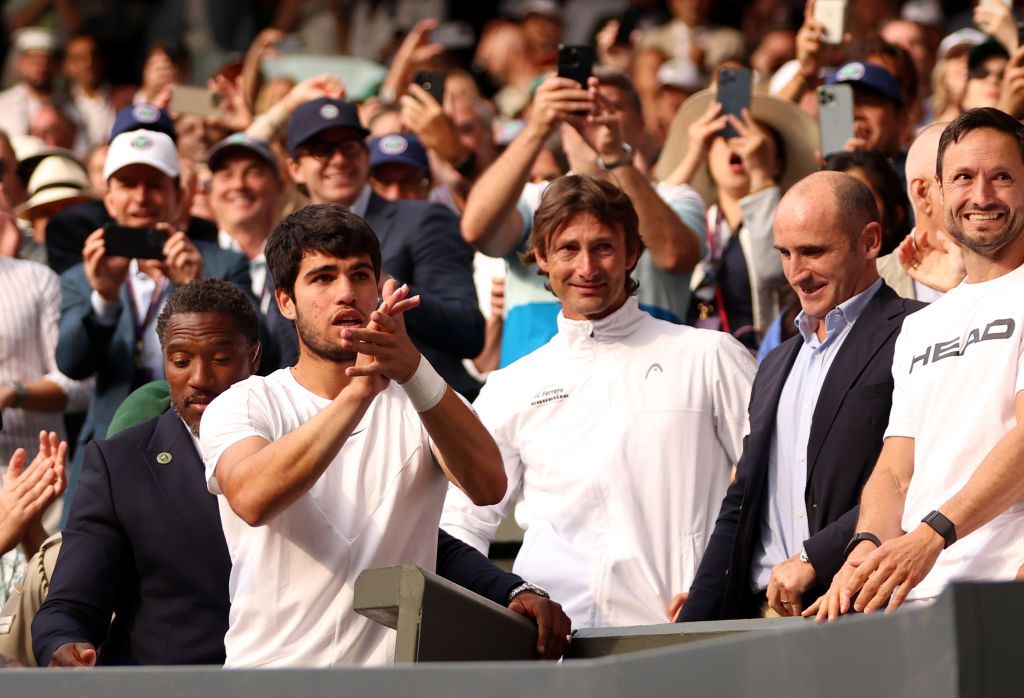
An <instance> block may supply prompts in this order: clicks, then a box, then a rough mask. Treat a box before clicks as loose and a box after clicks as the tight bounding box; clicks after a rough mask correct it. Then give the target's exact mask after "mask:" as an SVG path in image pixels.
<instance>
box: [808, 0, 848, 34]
mask: <svg viewBox="0 0 1024 698" xmlns="http://www.w3.org/2000/svg"><path fill="white" fill-rule="evenodd" d="M814 19H816V20H817V21H819V22H821V24H822V27H823V28H824V33H823V34H822V37H821V40H822V41H824V42H825V43H826V44H841V43H843V34H844V33H845V32H846V0H816V2H815V3H814Z"/></svg>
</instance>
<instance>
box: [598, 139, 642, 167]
mask: <svg viewBox="0 0 1024 698" xmlns="http://www.w3.org/2000/svg"><path fill="white" fill-rule="evenodd" d="M632 164H633V147H632V146H631V145H630V144H629V143H623V144H622V155H620V156H619V157H618V158H617V159H615V160H611V161H608V160H605V159H604V158H602V157H600V156H598V158H597V166H598V167H600V168H601V169H602V170H614V169H615V168H616V167H622V166H623V165H632Z"/></svg>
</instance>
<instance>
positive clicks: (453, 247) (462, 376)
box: [267, 194, 484, 400]
mask: <svg viewBox="0 0 1024 698" xmlns="http://www.w3.org/2000/svg"><path fill="white" fill-rule="evenodd" d="M365 219H366V222H367V223H369V224H370V227H371V228H373V231H374V232H375V233H376V234H377V239H378V240H380V246H381V259H382V264H383V267H384V271H385V272H386V273H388V274H390V275H391V276H393V277H394V278H395V279H396V280H397V281H398V282H399V283H407V284H409V289H410V291H411V293H410V295H416V294H420V298H421V301H420V306H419V307H418V308H415V309H414V310H411V311H409V312H408V313H406V314H405V324H406V328H407V330H408V331H409V337H410V338H411V339H412V341H413V342H414V343H415V344H416V347H417V348H418V349H419V350H420V351H421V352H422V353H423V355H424V356H425V357H427V360H428V361H430V363H431V365H433V367H434V368H435V369H436V370H437V372H438V373H439V374H441V376H442V377H443V378H444V379H445V381H447V382H448V384H449V385H450V386H452V387H453V388H454V389H455V390H457V391H458V392H460V393H462V394H463V395H464V396H465V397H466V398H468V399H469V400H473V399H474V398H475V397H476V395H477V393H478V392H479V391H480V385H479V384H478V383H477V382H476V381H475V380H474V379H473V378H471V377H470V376H469V374H468V373H466V370H465V369H464V368H463V367H462V359H471V358H473V357H474V356H476V355H477V354H479V353H480V351H481V350H482V349H483V342H484V317H483V315H482V314H481V313H480V307H479V305H478V304H477V297H476V287H475V286H474V285H473V250H472V249H471V248H470V247H469V245H467V244H466V243H465V241H464V240H463V239H462V235H461V233H460V232H459V219H458V216H456V215H455V214H454V213H453V212H452V211H451V209H449V208H448V207H446V206H443V205H441V204H438V203H432V202H426V201H388V200H387V199H384V198H382V197H380V196H377V195H376V194H371V195H370V201H369V203H368V204H367V207H366V216H365ZM275 306H276V304H275V303H271V308H270V312H268V313H267V323H268V326H269V328H270V331H271V333H272V334H273V335H274V336H275V338H276V339H277V342H278V344H279V347H280V358H281V364H282V365H284V366H288V365H294V364H295V363H296V361H298V356H299V350H298V340H297V339H296V337H295V329H294V327H293V325H292V323H290V322H288V321H287V320H285V319H284V318H283V317H282V316H281V314H280V311H279V310H278V309H277V308H276V307H275Z"/></svg>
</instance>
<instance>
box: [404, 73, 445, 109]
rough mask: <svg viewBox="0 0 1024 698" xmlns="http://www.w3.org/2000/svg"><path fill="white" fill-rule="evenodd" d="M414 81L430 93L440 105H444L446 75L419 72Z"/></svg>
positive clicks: (413, 78) (414, 76)
mask: <svg viewBox="0 0 1024 698" xmlns="http://www.w3.org/2000/svg"><path fill="white" fill-rule="evenodd" d="M412 81H413V82H415V83H416V84H417V85H419V86H420V87H422V88H423V89H424V90H426V91H427V92H429V93H430V96H431V97H433V98H434V99H436V100H437V103H438V104H444V73H440V72H434V71H430V70H417V71H416V74H415V75H413V77H412Z"/></svg>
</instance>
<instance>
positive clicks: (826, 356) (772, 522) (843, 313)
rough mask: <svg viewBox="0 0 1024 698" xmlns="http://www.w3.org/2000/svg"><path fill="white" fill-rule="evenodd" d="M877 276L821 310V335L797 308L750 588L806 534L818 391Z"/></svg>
mask: <svg viewBox="0 0 1024 698" xmlns="http://www.w3.org/2000/svg"><path fill="white" fill-rule="evenodd" d="M881 286H882V280H881V279H876V280H875V282H874V283H873V284H871V285H870V286H868V287H867V288H866V289H865V290H863V291H861V292H860V293H858V294H857V295H856V296H854V297H853V298H850V299H849V300H847V301H845V302H844V303H841V304H840V305H839V306H838V307H836V308H835V309H833V310H831V311H829V313H828V315H826V316H825V331H826V335H825V339H824V341H822V340H819V339H818V335H817V334H816V332H815V330H816V328H817V322H815V320H814V319H813V318H810V317H808V316H807V315H805V314H804V313H803V311H801V312H800V314H799V315H797V316H796V326H797V329H798V330H799V331H800V335H801V337H803V345H802V346H801V347H800V352H799V353H798V354H797V356H796V361H795V362H794V363H793V369H792V370H791V371H790V372H789V376H788V377H787V378H786V384H785V385H784V386H783V387H782V394H781V395H780V396H779V407H778V412H777V413H776V415H775V433H774V434H772V443H771V447H770V448H769V450H768V501H767V506H765V507H764V510H763V513H762V516H761V540H760V542H759V545H758V550H757V552H756V553H755V555H754V562H753V569H752V570H751V575H750V578H751V582H752V584H753V587H754V591H758V590H760V589H767V588H768V582H769V581H771V576H772V567H774V566H775V565H777V564H779V563H780V562H784V561H785V560H787V559H789V558H791V557H793V556H794V555H796V554H797V553H798V552H800V549H801V548H802V547H803V544H804V541H805V540H807V539H808V538H809V537H810V530H809V528H808V524H807V504H806V500H805V499H804V494H805V491H806V489H807V441H808V438H809V437H810V434H811V420H812V419H813V417H814V410H815V408H816V407H817V405H818V395H819V393H820V392H821V386H822V384H823V383H824V382H825V377H826V376H827V375H828V370H829V368H831V366H832V362H833V361H834V360H835V358H836V356H837V355H838V354H839V350H840V348H841V347H842V345H843V342H844V341H845V340H846V337H847V336H848V335H849V334H850V328H851V327H853V324H854V323H855V322H856V321H857V318H858V317H860V314H861V312H863V310H864V307H865V306H866V305H867V304H868V301H870V300H871V298H872V297H873V296H874V295H875V293H876V292H877V291H878V289H879V288H881Z"/></svg>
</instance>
